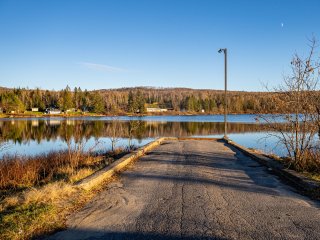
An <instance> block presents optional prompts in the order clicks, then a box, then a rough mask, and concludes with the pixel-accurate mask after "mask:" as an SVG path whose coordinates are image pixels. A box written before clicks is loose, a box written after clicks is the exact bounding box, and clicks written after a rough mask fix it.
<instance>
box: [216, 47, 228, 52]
mask: <svg viewBox="0 0 320 240" xmlns="http://www.w3.org/2000/svg"><path fill="white" fill-rule="evenodd" d="M226 51H227V49H226V48H220V49H219V51H218V53H222V52H224V53H226Z"/></svg>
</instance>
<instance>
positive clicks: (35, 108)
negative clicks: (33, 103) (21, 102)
mask: <svg viewBox="0 0 320 240" xmlns="http://www.w3.org/2000/svg"><path fill="white" fill-rule="evenodd" d="M31 112H39V108H37V107H33V108H31Z"/></svg>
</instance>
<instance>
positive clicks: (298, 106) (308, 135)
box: [262, 38, 320, 170]
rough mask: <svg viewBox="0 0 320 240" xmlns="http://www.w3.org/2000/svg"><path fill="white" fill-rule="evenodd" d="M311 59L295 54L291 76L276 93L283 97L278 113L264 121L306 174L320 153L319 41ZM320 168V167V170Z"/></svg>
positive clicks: (294, 164) (290, 160) (312, 51)
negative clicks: (317, 135)
mask: <svg viewBox="0 0 320 240" xmlns="http://www.w3.org/2000/svg"><path fill="white" fill-rule="evenodd" d="M309 46H310V51H309V54H308V56H307V57H301V56H299V55H298V54H295V55H294V56H293V58H292V61H291V74H290V75H288V76H286V77H284V80H283V83H282V84H281V85H280V86H279V87H278V88H276V89H275V91H276V92H278V93H280V97H281V100H282V101H281V103H280V102H279V101H278V102H277V104H276V105H275V106H276V107H277V108H278V112H281V113H283V114H276V115H272V116H270V115H269V116H268V117H265V116H264V117H262V118H263V119H264V120H265V121H266V122H267V123H268V128H269V130H272V132H271V133H270V134H271V135H272V136H275V137H277V138H278V140H279V142H280V143H281V145H282V146H284V147H285V148H286V150H287V154H288V157H289V164H290V165H293V166H294V167H295V168H296V169H297V170H305V169H306V168H309V167H310V166H311V165H313V163H311V162H310V161H312V159H311V154H312V153H314V152H315V151H319V147H318V146H319V140H318V139H317V138H315V135H316V134H317V133H318V132H319V125H318V122H317V120H316V119H319V113H318V111H317V106H318V105H319V101H318V100H317V97H318V96H319V91H317V90H318V80H319V66H320V64H319V60H318V59H316V58H315V48H316V40H315V39H314V38H313V39H312V40H310V45H309ZM318 167H320V166H318Z"/></svg>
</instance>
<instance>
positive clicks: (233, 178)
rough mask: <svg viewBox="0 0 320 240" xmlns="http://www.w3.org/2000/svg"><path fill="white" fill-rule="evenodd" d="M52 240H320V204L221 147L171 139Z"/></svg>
mask: <svg viewBox="0 0 320 240" xmlns="http://www.w3.org/2000/svg"><path fill="white" fill-rule="evenodd" d="M50 238H51V239H165V240H166V239H299V240H300V239H312V240H315V239H320V208H319V203H318V202H314V201H311V200H310V199H308V198H306V197H304V196H302V195H300V194H298V193H296V192H295V191H294V189H292V188H291V187H289V186H287V185H285V184H284V183H282V182H281V181H280V180H279V179H278V178H277V177H276V176H274V175H272V174H271V173H270V172H268V169H266V168H265V167H263V166H260V165H259V164H258V163H257V162H255V161H254V160H252V159H250V158H248V157H246V156H244V155H243V154H242V153H240V152H239V151H237V150H235V149H231V148H229V147H228V146H226V145H225V144H224V143H222V142H217V141H208V140H202V141H199V140H187V141H168V142H165V143H164V144H162V145H161V146H159V147H157V148H156V149H155V150H153V151H152V152H151V153H149V154H148V155H146V156H144V157H142V158H141V159H140V160H139V161H137V162H136V163H135V164H134V165H133V166H132V167H131V168H130V169H128V170H127V171H125V172H123V173H122V174H121V177H120V179H119V180H117V181H115V182H112V183H110V184H109V185H108V186H107V189H106V190H105V191H103V192H102V193H100V194H99V195H98V196H96V197H95V198H94V199H93V201H91V202H90V203H89V204H88V205H87V206H85V207H84V208H83V209H82V210H81V211H79V212H77V213H75V214H74V215H72V216H70V218H69V220H68V229H67V230H65V231H62V232H59V233H56V234H55V235H53V236H51V237H50Z"/></svg>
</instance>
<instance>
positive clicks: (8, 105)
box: [0, 92, 25, 113]
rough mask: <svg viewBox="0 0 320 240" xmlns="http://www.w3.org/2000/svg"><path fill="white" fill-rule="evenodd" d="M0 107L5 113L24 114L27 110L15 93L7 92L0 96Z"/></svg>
mask: <svg viewBox="0 0 320 240" xmlns="http://www.w3.org/2000/svg"><path fill="white" fill-rule="evenodd" d="M0 106H1V107H2V109H3V111H4V112H9V113H10V112H11V111H16V112H22V111H24V110H25V105H24V104H23V102H22V101H21V100H20V99H19V98H18V96H17V95H16V94H14V92H6V93H3V94H1V95H0Z"/></svg>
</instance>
